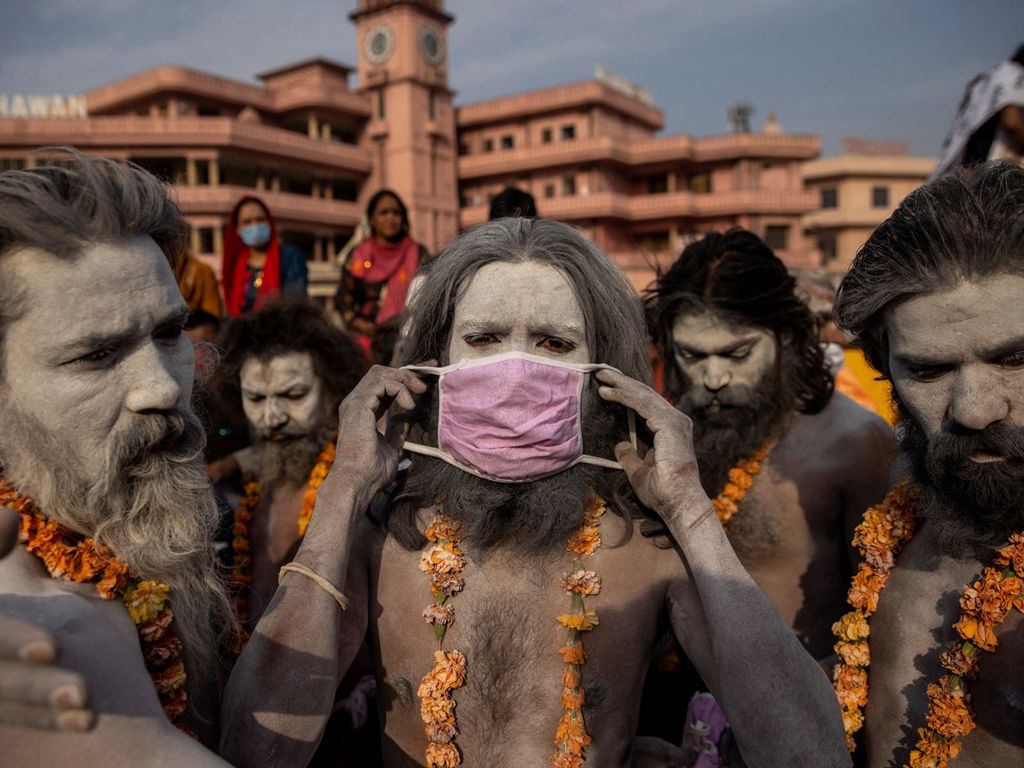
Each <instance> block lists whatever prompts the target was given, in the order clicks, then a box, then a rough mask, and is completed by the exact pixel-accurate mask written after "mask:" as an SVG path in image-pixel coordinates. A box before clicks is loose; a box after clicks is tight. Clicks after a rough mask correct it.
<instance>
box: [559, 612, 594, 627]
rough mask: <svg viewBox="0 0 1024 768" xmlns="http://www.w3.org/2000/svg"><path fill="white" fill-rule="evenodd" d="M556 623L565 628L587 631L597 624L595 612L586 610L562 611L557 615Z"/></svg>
mask: <svg viewBox="0 0 1024 768" xmlns="http://www.w3.org/2000/svg"><path fill="white" fill-rule="evenodd" d="M558 623H559V624H561V625H562V626H563V627H565V628H566V629H578V630H579V631H580V632H587V631H589V630H591V629H593V628H594V627H596V626H597V624H598V621H597V612H596V611H590V610H587V611H584V612H583V613H563V614H562V615H561V616H559V617H558Z"/></svg>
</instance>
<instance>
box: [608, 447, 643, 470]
mask: <svg viewBox="0 0 1024 768" xmlns="http://www.w3.org/2000/svg"><path fill="white" fill-rule="evenodd" d="M615 459H616V461H618V462H619V464H621V465H622V469H623V470H624V471H625V473H626V475H627V476H628V477H632V476H633V473H634V472H636V471H637V470H638V469H640V468H641V467H642V466H643V465H644V460H643V459H641V458H640V454H638V453H637V452H636V448H634V447H633V445H632V444H631V443H629V442H628V441H623V442H621V443H618V444H617V445H616V446H615Z"/></svg>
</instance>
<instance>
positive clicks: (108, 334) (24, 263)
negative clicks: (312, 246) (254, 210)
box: [0, 156, 232, 766]
mask: <svg viewBox="0 0 1024 768" xmlns="http://www.w3.org/2000/svg"><path fill="white" fill-rule="evenodd" d="M68 166H69V167H43V168H39V169H36V170H32V171H10V172H6V173H3V174H0V313H2V317H0V333H2V340H0V469H2V478H0V503H3V504H8V505H12V506H14V507H16V508H17V509H18V510H19V513H20V518H21V519H20V537H19V538H20V543H21V545H22V546H18V547H15V549H14V551H13V552H12V553H11V554H10V555H8V556H7V557H6V558H4V559H3V560H0V611H2V612H3V613H5V614H6V615H7V616H13V617H21V618H24V619H27V620H29V621H30V622H33V623H35V624H36V625H38V626H39V627H42V628H44V629H47V630H49V631H50V632H52V634H53V636H54V637H55V639H56V642H57V643H58V645H59V646H60V649H61V658H62V662H63V663H64V664H65V665H66V666H67V667H69V668H70V669H71V670H74V671H76V672H78V673H80V674H81V675H82V677H83V678H84V683H85V684H86V685H87V686H88V689H89V690H90V692H91V697H92V702H91V705H92V708H93V710H94V711H95V712H96V713H97V714H98V716H97V717H96V722H95V727H94V728H93V729H92V730H91V731H90V732H88V733H73V732H72V731H75V730H78V729H85V728H87V727H88V726H89V725H90V719H89V717H88V715H87V713H85V712H82V711H79V708H80V707H82V706H83V705H84V704H85V700H84V694H83V688H82V687H81V686H79V685H76V684H74V683H75V681H74V679H73V678H72V679H71V682H69V684H68V685H67V686H64V687H57V688H55V689H51V688H50V687H49V686H48V685H47V683H49V682H52V681H53V679H54V678H52V677H51V678H47V674H46V673H45V671H43V672H41V673H40V674H41V678H40V679H39V680H38V681H36V682H38V683H39V685H36V684H35V683H33V684H31V685H28V686H27V687H26V688H25V689H24V692H25V698H26V700H27V704H28V705H27V707H26V708H24V709H14V708H12V707H11V706H9V705H5V706H4V707H3V708H2V709H0V714H2V715H3V719H5V720H6V721H7V722H25V723H35V724H40V723H43V724H50V725H56V726H58V727H60V728H63V729H64V730H63V731H61V732H56V733H48V732H36V731H29V730H27V729H24V728H21V727H18V726H12V725H3V726H0V743H2V744H3V758H2V759H0V760H2V761H3V762H4V763H5V764H9V765H19V766H36V765H46V766H49V765H55V764H59V763H69V764H70V763H73V764H89V765H101V764H103V765H139V764H146V765H168V766H171V765H214V764H217V765H222V764H223V763H221V761H219V760H217V759H216V758H215V757H214V756H213V755H212V754H210V753H208V752H206V751H205V750H203V749H202V748H201V747H200V746H199V744H198V743H197V742H196V741H194V740H192V739H190V738H188V737H187V736H185V735H184V734H182V733H181V732H179V731H177V730H175V729H174V728H172V727H171V723H170V722H169V721H168V718H172V719H174V720H179V718H180V719H181V723H180V724H181V726H183V727H188V728H191V729H193V730H196V731H198V732H199V733H200V734H201V735H205V736H207V737H209V738H215V734H212V733H211V727H210V726H211V724H212V723H214V722H215V720H216V714H217V713H216V690H213V691H209V690H206V689H208V688H209V684H210V682H211V681H216V680H217V678H218V676H219V673H220V672H221V666H220V663H219V652H220V648H221V647H222V645H223V644H224V641H225V638H226V636H227V631H228V630H229V629H230V627H231V626H232V622H231V619H230V605H229V603H228V600H227V597H226V592H225V590H224V587H223V585H222V582H221V579H220V576H219V575H218V574H217V573H216V571H215V569H214V564H213V560H212V557H211V553H210V548H209V541H210V537H211V535H212V532H213V530H214V529H215V526H216V522H217V513H216V508H215V506H214V504H213V499H212V496H211V494H210V492H209V485H208V482H207V479H206V475H205V471H204V470H205V465H204V461H203V447H204V444H205V442H204V436H203V430H202V427H201V425H200V423H199V421H198V419H197V418H196V416H195V415H194V414H193V413H192V411H191V410H190V403H189V400H190V396H191V391H192V377H193V369H194V358H193V350H192V344H191V343H190V342H189V340H188V338H187V337H186V336H185V333H184V330H183V328H184V323H185V320H186V318H187V316H188V307H187V306H186V305H185V302H184V301H183V300H182V298H181V294H180V293H179V291H178V287H177V284H176V283H175V278H174V273H173V271H172V264H176V263H177V262H178V261H179V259H180V256H181V253H182V250H183V246H184V243H185V239H186V236H187V230H186V228H185V224H184V221H183V220H182V218H181V215H180V214H179V213H178V211H177V209H176V208H175V207H174V205H173V203H171V202H170V201H169V200H168V199H167V191H166V188H165V187H164V186H163V185H162V184H160V183H159V182H158V181H157V180H156V179H155V178H153V177H152V176H150V175H149V174H147V173H145V172H144V171H142V170H141V169H138V168H131V167H127V166H122V165H118V164H115V163H111V162H107V161H91V160H87V159H85V158H82V157H81V156H78V157H73V158H71V160H70V162H69V163H68ZM93 540H95V541H96V542H100V544H94V543H93ZM107 548H109V549H107ZM103 597H106V598H107V599H102V598H103ZM10 639H11V638H8V640H10ZM7 644H8V643H7V642H6V641H5V642H4V643H2V644H0V645H4V646H7ZM140 648H141V651H142V652H141V653H140ZM45 655H46V654H45V653H44V654H43V656H45ZM29 656H31V654H29ZM17 672H18V671H17V670H16V669H11V668H9V667H5V668H4V671H3V678H4V682H3V683H2V684H0V698H6V697H8V696H10V695H11V694H12V693H13V694H14V696H15V697H16V698H17V696H18V694H19V690H20V689H19V688H18V685H19V683H18V682H17V679H20V678H16V675H17ZM213 687H214V689H215V688H216V686H215V685H214V686H213ZM51 691H52V697H53V698H50V699H47V698H46V694H47V693H49V692H51ZM204 694H211V695H209V696H204ZM186 696H188V698H187V699H186ZM51 704H57V705H58V706H57V707H56V708H55V709H50V706H49V705H51ZM186 708H187V711H185V712H184V714H183V712H182V711H183V710H186ZM165 713H166V715H167V716H166V717H165ZM209 738H208V739H207V740H209Z"/></svg>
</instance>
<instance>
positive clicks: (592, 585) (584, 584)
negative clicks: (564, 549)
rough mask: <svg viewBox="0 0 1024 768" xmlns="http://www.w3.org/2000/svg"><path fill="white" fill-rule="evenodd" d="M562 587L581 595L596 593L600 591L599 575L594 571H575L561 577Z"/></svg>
mask: <svg viewBox="0 0 1024 768" xmlns="http://www.w3.org/2000/svg"><path fill="white" fill-rule="evenodd" d="M562 588H563V589H565V590H568V591H569V592H579V593H580V594H581V595H596V594H598V593H600V591H601V577H600V576H598V575H597V573H595V572H594V571H577V572H576V573H573V574H568V573H567V574H565V575H564V576H563V577H562Z"/></svg>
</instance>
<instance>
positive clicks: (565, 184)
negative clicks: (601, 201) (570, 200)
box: [562, 176, 576, 195]
mask: <svg viewBox="0 0 1024 768" xmlns="http://www.w3.org/2000/svg"><path fill="white" fill-rule="evenodd" d="M562 194H563V195H575V194H576V177H575V176H563V177H562Z"/></svg>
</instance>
